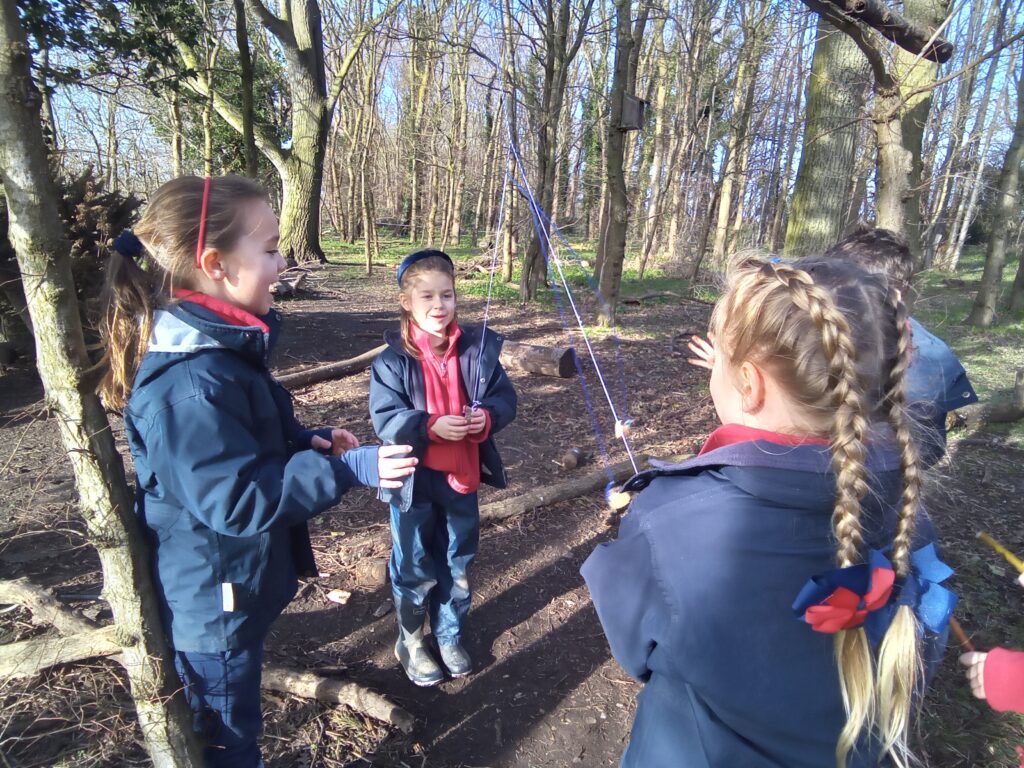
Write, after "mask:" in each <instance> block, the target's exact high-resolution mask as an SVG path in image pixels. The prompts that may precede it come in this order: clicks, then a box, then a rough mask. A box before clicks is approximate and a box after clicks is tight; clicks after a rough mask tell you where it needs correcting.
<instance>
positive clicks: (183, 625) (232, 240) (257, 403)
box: [100, 176, 416, 768]
mask: <svg viewBox="0 0 1024 768" xmlns="http://www.w3.org/2000/svg"><path fill="white" fill-rule="evenodd" d="M278 236H279V235H278V226H277V218H276V217H275V216H274V212H273V210H271V208H270V204H269V202H268V201H267V196H266V193H265V192H264V190H263V189H262V188H261V187H260V186H259V185H257V184H256V183H255V182H252V181H250V180H248V179H243V178H239V177H232V176H225V177H218V178H213V179H211V178H209V177H208V178H206V179H200V178H196V177H194V176H187V177H182V178H178V179H174V180H173V181H170V182H168V183H167V184H165V185H163V186H162V187H160V189H158V190H157V191H156V193H155V194H154V195H153V197H152V199H151V200H150V202H149V206H148V207H147V208H146V211H145V213H144V214H143V215H142V218H141V220H140V221H139V223H138V225H137V227H136V228H135V232H134V233H132V232H125V233H122V235H121V236H120V237H118V239H117V241H116V242H115V244H114V253H113V254H112V255H111V260H110V266H109V271H108V275H107V291H106V312H105V315H104V318H103V322H102V332H103V337H104V341H105V345H106V355H105V364H106V373H105V378H104V379H103V382H102V383H101V385H100V392H101V394H102V395H103V398H104V400H105V401H106V403H107V405H108V406H109V407H111V408H114V409H117V410H121V411H123V413H124V425H125V433H126V435H127V438H128V444H129V447H130V449H131V454H132V459H133V460H134V463H135V472H136V499H137V501H136V509H137V512H138V515H139V519H140V521H141V523H142V526H143V530H144V532H145V534H146V536H147V539H148V542H149V555H150V558H151V566H152V573H153V578H154V581H155V584H156V589H157V595H158V599H159V603H160V608H161V612H162V616H163V622H164V630H165V631H166V632H167V635H168V637H169V639H170V641H171V644H172V646H173V648H174V656H175V665H176V667H177V671H178V674H179V675H180V676H181V679H182V682H183V684H184V690H185V695H186V697H187V698H188V701H189V704H190V705H191V707H192V710H193V712H194V714H195V718H194V725H195V728H196V730H197V731H198V732H199V734H200V736H201V738H202V739H203V741H204V742H205V745H206V748H205V750H204V757H205V761H206V764H207V766H211V767H212V768H220V767H221V766H224V767H227V766H231V768H257V767H258V766H261V765H262V760H261V758H260V751H259V747H258V745H257V735H258V733H259V729H260V721H261V717H260V666H261V662H262V656H263V640H264V638H265V637H266V635H267V632H268V630H269V627H270V624H271V622H272V621H273V620H274V619H275V618H276V617H277V616H278V615H279V614H280V613H281V611H282V610H283V609H284V607H285V606H286V605H287V604H288V603H289V602H290V601H291V599H292V597H293V596H294V595H295V591H296V587H297V577H298V576H299V575H316V564H315V563H314V562H313V551H312V548H311V547H310V541H309V531H308V529H307V527H306V521H307V520H309V519H310V518H311V517H313V516H315V515H317V514H319V513H320V512H323V511H324V510H326V509H328V508H330V507H332V506H334V505H335V504H337V503H338V501H339V499H340V498H341V495H342V494H343V493H344V492H345V491H346V490H347V489H349V488H350V487H352V486H353V485H356V484H361V485H370V486H378V485H379V486H381V487H400V486H401V485H402V480H403V479H405V478H406V477H408V476H410V475H411V474H412V472H413V471H414V465H415V464H416V460H415V459H414V458H401V457H400V455H401V454H405V453H407V452H408V451H409V450H410V449H409V446H404V445H399V446H389V447H385V448H378V447H376V446H367V447H359V441H358V440H356V438H355V437H354V436H353V435H352V434H351V433H350V432H348V431H347V430H344V429H332V428H327V429H321V430H309V429H304V428H303V427H302V426H300V424H299V423H298V422H297V421H296V419H295V415H294V413H293V411H292V404H291V398H290V396H289V394H288V392H287V391H286V390H285V389H284V388H283V387H282V386H281V385H280V384H278V383H277V382H276V381H275V380H274V378H273V376H272V375H271V373H270V370H269V368H268V356H269V354H270V352H271V350H272V348H273V346H274V342H275V340H276V337H277V333H278V330H279V328H280V322H281V318H280V315H279V314H278V313H277V312H276V311H274V310H273V309H272V308H271V304H272V296H271V293H270V288H271V286H272V285H273V284H274V283H275V282H276V281H277V277H278V274H279V273H280V271H281V270H282V269H284V267H285V263H284V260H283V259H282V258H281V254H280V252H279V251H278Z"/></svg>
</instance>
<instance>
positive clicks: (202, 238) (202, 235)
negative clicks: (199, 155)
mask: <svg viewBox="0 0 1024 768" xmlns="http://www.w3.org/2000/svg"><path fill="white" fill-rule="evenodd" d="M210 182H211V179H210V177H209V176H207V177H206V180H205V181H204V182H203V207H202V210H201V211H200V212H199V242H197V243H196V269H200V268H202V258H203V245H204V244H205V243H206V209H207V206H209V204H210Z"/></svg>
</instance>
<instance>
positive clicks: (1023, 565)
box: [978, 531, 1024, 573]
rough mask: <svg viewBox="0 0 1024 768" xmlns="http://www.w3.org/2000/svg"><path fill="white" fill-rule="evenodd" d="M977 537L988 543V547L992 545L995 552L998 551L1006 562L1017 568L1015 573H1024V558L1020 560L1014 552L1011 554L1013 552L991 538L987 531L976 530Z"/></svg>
mask: <svg viewBox="0 0 1024 768" xmlns="http://www.w3.org/2000/svg"><path fill="white" fill-rule="evenodd" d="M978 538H979V539H981V540H982V541H983V542H985V543H986V544H988V545H989V546H990V547H992V549H994V550H995V551H996V552H998V553H999V554H1000V555H1002V556H1003V557H1004V558H1006V562H1008V563H1009V564H1010V565H1012V566H1013V567H1014V568H1016V569H1017V573H1024V560H1021V559H1020V558H1019V557H1017V556H1016V555H1015V554H1013V552H1011V551H1010V550H1008V549H1007V548H1006V547H1004V546H1003V545H1002V544H1000V543H999V542H998V541H996V540H995V539H993V538H992V537H991V536H989V535H988V534H987V533H984V532H982V531H978Z"/></svg>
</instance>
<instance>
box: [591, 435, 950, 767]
mask: <svg viewBox="0 0 1024 768" xmlns="http://www.w3.org/2000/svg"><path fill="white" fill-rule="evenodd" d="M829 462H830V459H829V452H828V449H827V448H822V447H820V446H810V445H802V446H798V447H793V446H782V445H776V444H773V443H770V442H766V441H752V442H745V443H737V444H734V445H727V446H723V447H721V448H718V449H716V450H713V451H710V452H709V453H707V454H705V455H703V456H698V457H696V458H695V459H691V460H690V461H688V462H685V463H683V464H680V465H676V466H674V467H667V468H662V469H660V470H655V471H651V472H646V473H641V474H640V475H637V476H636V477H635V478H634V479H633V480H631V481H630V483H629V484H627V487H631V488H634V489H636V488H640V487H643V486H644V485H646V488H645V490H643V492H642V493H640V494H639V495H637V496H636V497H635V498H634V500H633V502H632V505H631V506H630V509H629V513H628V514H627V515H626V516H625V517H624V519H623V521H622V525H621V528H620V531H619V537H618V539H617V540H615V541H613V542H610V543H606V544H601V545H600V546H598V548H597V549H596V550H595V551H594V552H593V553H592V554H591V555H590V557H589V558H588V559H587V561H586V562H585V563H584V564H583V568H582V573H583V577H584V579H585V580H586V582H587V586H588V587H589V589H590V593H591V596H592V597H593V602H594V606H595V607H596V609H597V613H598V616H599V617H600V619H601V624H602V625H603V627H604V631H605V634H606V635H607V638H608V642H609V645H610V646H611V651H612V654H613V655H614V656H615V659H616V660H617V661H618V662H619V664H621V665H622V667H623V668H624V669H625V670H626V672H628V673H629V674H630V675H632V676H633V677H635V678H637V679H639V680H642V681H644V682H645V683H646V684H645V685H644V687H643V689H642V690H641V692H640V694H639V698H638V704H637V711H636V716H635V720H634V722H633V730H632V735H631V737H630V741H629V745H628V747H627V749H626V752H625V754H624V755H623V757H622V765H623V766H626V767H628V768H681V767H684V766H685V768H735V767H737V766H742V767H743V768H825V767H826V766H834V765H835V747H836V741H837V739H838V736H839V732H840V730H841V728H842V726H843V724H844V723H845V721H846V716H845V713H844V710H843V702H842V698H841V695H840V690H839V681H838V676H837V669H836V662H835V659H834V656H833V636H831V635H826V634H821V633H818V632H814V631H813V630H812V629H811V627H810V625H808V624H806V623H804V622H803V621H802V620H800V619H798V618H796V617H794V615H793V612H792V609H791V606H792V604H793V601H794V599H795V598H796V596H797V593H798V592H799V591H800V589H801V587H803V586H804V584H805V583H806V582H807V580H808V579H810V578H811V577H812V576H814V575H817V574H820V573H823V572H825V571H828V570H830V569H831V568H834V567H835V565H834V556H835V544H834V539H833V537H832V523H831V517H832V504H833V500H834V493H835V484H834V479H833V476H832V474H831V472H830V470H829ZM869 466H870V468H871V471H872V473H873V475H874V479H873V483H872V486H873V487H872V492H871V493H869V494H868V497H867V499H866V502H865V507H866V508H865V515H864V519H863V525H864V529H865V541H866V543H867V545H868V546H869V547H875V548H882V547H885V546H888V545H889V544H890V542H891V540H892V533H893V529H894V527H895V518H896V514H895V512H894V508H895V506H896V504H897V500H898V499H899V494H900V477H899V474H900V473H899V471H898V470H899V460H898V457H897V454H896V452H895V451H893V450H891V449H878V450H872V451H871V456H870V460H869ZM917 539H918V540H917V542H916V543H915V547H920V546H924V545H925V544H927V543H929V542H931V541H933V540H934V533H933V531H932V528H931V524H930V523H929V522H928V521H927V519H926V518H925V517H924V515H923V513H922V515H920V516H919V525H918V535H917ZM944 643H945V637H944V636H943V637H942V638H934V637H932V638H930V640H929V642H928V643H926V645H927V647H928V655H929V660H930V661H931V662H934V660H935V658H937V654H938V653H941V648H942V647H944ZM847 764H848V765H849V766H850V767H851V768H866V767H867V766H875V765H877V760H875V759H874V756H873V755H871V754H870V749H863V750H860V751H858V752H857V753H855V754H853V755H852V756H851V759H850V760H849V761H848V763H847Z"/></svg>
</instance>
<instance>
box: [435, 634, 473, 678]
mask: <svg viewBox="0 0 1024 768" xmlns="http://www.w3.org/2000/svg"><path fill="white" fill-rule="evenodd" d="M437 647H438V649H439V650H440V651H441V661H442V662H443V663H444V665H445V667H446V668H447V669H448V674H450V675H451V676H452V677H466V676H467V675H469V674H470V673H472V671H473V660H472V659H471V658H470V657H469V654H468V653H466V649H465V648H463V647H462V645H461V644H460V643H458V642H455V643H442V642H438V644H437Z"/></svg>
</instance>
